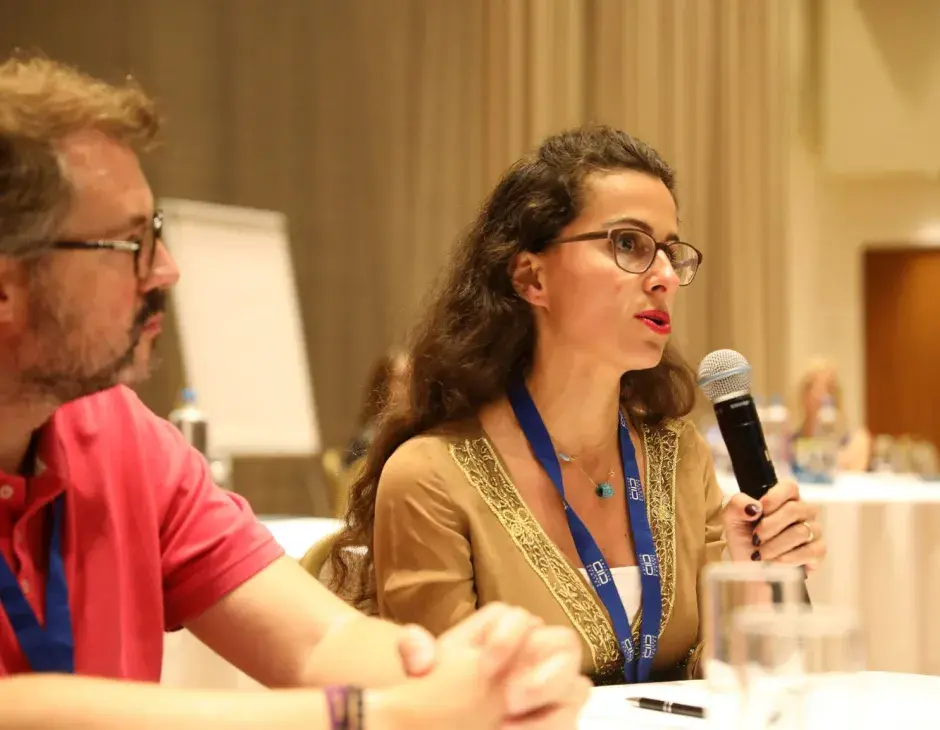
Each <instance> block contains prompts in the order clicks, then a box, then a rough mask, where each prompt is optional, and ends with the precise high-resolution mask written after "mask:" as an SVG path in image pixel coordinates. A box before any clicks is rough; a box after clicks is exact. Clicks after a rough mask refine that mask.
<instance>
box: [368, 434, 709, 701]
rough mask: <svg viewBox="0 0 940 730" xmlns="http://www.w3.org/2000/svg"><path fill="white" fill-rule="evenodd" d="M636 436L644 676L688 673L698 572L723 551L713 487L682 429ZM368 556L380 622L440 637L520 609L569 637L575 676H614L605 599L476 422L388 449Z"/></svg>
mask: <svg viewBox="0 0 940 730" xmlns="http://www.w3.org/2000/svg"><path fill="white" fill-rule="evenodd" d="M640 434H641V439H642V447H643V453H644V456H645V463H646V469H645V474H644V475H643V487H644V490H645V496H646V505H647V511H648V513H649V519H650V527H651V528H652V531H653V539H654V541H655V544H656V553H657V557H658V558H659V565H660V572H661V576H662V617H663V618H662V624H661V629H660V638H659V648H658V651H657V654H656V659H655V661H654V665H653V668H654V677H653V678H654V679H656V678H659V679H668V678H679V677H683V676H691V675H692V674H693V673H694V670H695V665H696V663H697V658H698V650H699V648H700V645H699V624H700V618H699V601H698V575H699V572H700V570H701V568H702V567H703V566H704V565H705V564H706V562H710V561H713V560H718V559H719V558H720V555H721V552H722V550H723V548H724V538H723V530H722V525H721V506H722V498H721V490H720V487H719V485H718V483H717V480H716V478H715V474H714V468H713V466H712V461H711V456H710V453H709V451H708V447H707V445H706V444H705V441H704V439H703V438H702V437H701V435H700V434H699V433H698V431H697V430H696V429H695V427H694V426H692V425H691V423H688V422H686V421H667V422H665V423H663V424H661V425H658V426H655V427H650V426H643V427H642V428H641V429H640ZM373 550H374V552H373V555H374V560H375V579H376V586H377V592H378V595H377V600H378V610H379V613H380V615H381V616H382V617H384V618H388V619H391V620H393V621H397V622H399V623H415V624H419V625H421V626H424V627H426V628H427V629H428V630H429V631H431V632H432V633H434V634H440V633H442V632H444V631H446V630H447V629H448V628H450V627H451V626H453V625H454V624H456V623H458V622H459V621H461V620H462V619H464V618H466V617H467V616H468V615H469V614H471V613H472V612H473V611H475V610H476V609H477V608H479V607H481V606H484V605H486V604H487V603H491V602H494V601H501V602H504V603H507V604H510V605H514V606H521V607H523V608H525V609H526V610H528V611H529V612H531V613H533V614H535V615H537V616H540V617H541V618H542V619H543V620H544V621H545V622H546V623H547V624H551V625H561V626H571V627H573V628H574V629H575V630H576V631H577V632H578V634H579V635H580V636H581V640H582V642H583V670H584V672H585V673H586V674H588V675H590V676H591V677H592V678H593V679H594V681H595V682H597V683H610V682H618V681H623V675H622V672H621V669H620V667H621V664H622V657H621V652H620V649H619V647H618V645H617V638H616V635H615V634H614V630H613V627H612V625H611V622H610V618H609V616H608V615H607V612H606V610H605V609H604V605H603V603H602V602H601V601H600V599H599V598H598V597H597V594H596V593H595V591H594V589H593V587H592V586H591V584H590V583H589V582H588V581H587V579H586V578H584V577H583V576H582V575H581V574H580V573H579V572H578V569H577V567H576V566H575V565H573V564H572V563H571V562H570V561H569V560H568V559H567V557H566V556H565V555H564V554H563V553H562V552H561V551H560V550H559V549H558V548H557V547H556V546H555V545H554V544H553V543H552V541H551V540H550V539H549V538H548V536H547V535H546V534H545V532H544V530H543V529H542V527H541V526H540V525H539V523H538V522H537V521H536V520H535V518H534V517H533V515H532V513H531V512H530V511H529V509H528V508H527V506H526V504H525V502H524V501H523V499H522V497H521V496H520V495H519V492H518V491H517V490H516V488H515V486H514V485H513V483H512V481H511V480H510V478H509V474H508V472H507V470H506V469H505V467H504V466H503V464H502V462H501V461H500V459H499V457H498V455H497V453H496V451H495V450H494V448H493V447H492V444H491V443H490V442H489V440H488V439H487V438H486V436H485V434H484V433H483V432H482V430H481V429H480V426H479V424H477V423H473V424H461V425H460V426H458V427H453V428H450V429H444V430H441V431H439V432H435V433H433V434H428V435H424V436H419V437H416V438H414V439H411V440H410V441H408V442H406V443H405V444H403V445H402V446H401V447H400V448H399V449H398V450H397V451H396V452H395V454H393V456H392V458H391V459H389V461H388V463H387V464H386V466H385V469H384V471H383V473H382V477H381V479H380V481H379V486H378V494H377V496H376V524H375V541H374V545H373ZM639 613H640V612H638V615H637V616H635V617H634V621H633V634H634V640H637V639H638V637H639V626H640V620H641V616H640V615H639Z"/></svg>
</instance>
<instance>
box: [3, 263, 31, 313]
mask: <svg viewBox="0 0 940 730" xmlns="http://www.w3.org/2000/svg"><path fill="white" fill-rule="evenodd" d="M27 283H28V282H27V280H26V273H25V269H24V266H23V263H22V262H21V261H18V260H17V259H15V258H13V257H11V256H2V255H0V324H9V323H10V322H12V321H13V320H14V318H15V316H16V308H17V306H19V302H18V298H20V297H23V296H25V292H26V284H27Z"/></svg>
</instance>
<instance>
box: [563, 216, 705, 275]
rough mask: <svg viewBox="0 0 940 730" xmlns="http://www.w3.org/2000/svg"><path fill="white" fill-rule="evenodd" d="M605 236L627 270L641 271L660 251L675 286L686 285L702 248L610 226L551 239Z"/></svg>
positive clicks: (642, 232) (700, 255)
mask: <svg viewBox="0 0 940 730" xmlns="http://www.w3.org/2000/svg"><path fill="white" fill-rule="evenodd" d="M602 238H606V239H608V240H609V241H610V250H611V253H612V254H613V257H614V261H616V262H617V266H619V267H620V268H621V269H623V270H624V271H626V272H628V273H630V274H645V273H646V272H647V271H649V269H650V267H651V266H652V265H653V261H655V260H656V252H657V251H662V252H664V253H665V254H666V257H667V258H668V259H669V263H670V264H671V265H672V268H673V270H674V271H675V272H676V276H678V277H679V286H688V285H689V284H691V283H692V279H694V278H695V273H696V272H697V271H698V267H699V266H700V265H701V263H702V252H701V251H699V250H698V249H697V248H695V246H693V245H692V244H690V243H685V242H684V241H662V242H660V241H656V240H655V239H654V238H653V237H652V236H651V235H649V234H648V233H646V232H644V231H640V230H637V229H636V228H611V229H610V230H609V231H591V232H589V233H580V234H578V235H577V236H571V237H569V238H561V239H558V240H557V241H555V243H572V242H574V241H593V240H600V239H602Z"/></svg>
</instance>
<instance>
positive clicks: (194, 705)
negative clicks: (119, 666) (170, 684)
mask: <svg viewBox="0 0 940 730" xmlns="http://www.w3.org/2000/svg"><path fill="white" fill-rule="evenodd" d="M393 707H394V703H393V702H392V703H388V702H385V701H384V700H383V699H382V698H381V697H380V696H379V695H376V697H375V701H374V702H373V701H372V698H370V701H369V705H368V722H369V725H368V727H369V728H386V729H390V728H394V727H397V726H398V725H397V721H396V720H395V719H394V710H393V709H392V708H393ZM0 708H2V709H0V730H53V729H55V730H58V729H59V728H66V727H67V728H69V730H127V728H134V730H169V729H172V730H223V728H224V729H225V730H238V729H239V728H245V730H249V728H251V729H252V730H253V729H254V728H258V727H277V728H283V730H293V729H294V728H296V730H329V728H330V718H329V712H328V710H327V704H326V698H325V696H324V694H323V693H322V692H318V691H313V690H306V691H299V690H293V691H280V692H194V691H186V690H176V689H168V688H166V687H161V686H159V685H149V684H136V683H129V682H115V681H110V680H103V679H91V678H87V677H77V676H66V675H54V674H32V675H18V676H15V677H11V678H6V679H0Z"/></svg>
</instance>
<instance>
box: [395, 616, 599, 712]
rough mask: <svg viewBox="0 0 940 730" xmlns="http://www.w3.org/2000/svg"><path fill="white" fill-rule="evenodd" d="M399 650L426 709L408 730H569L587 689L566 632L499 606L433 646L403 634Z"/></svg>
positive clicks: (417, 632)
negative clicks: (446, 729) (423, 729)
mask: <svg viewBox="0 0 940 730" xmlns="http://www.w3.org/2000/svg"><path fill="white" fill-rule="evenodd" d="M400 649H401V655H402V660H403V664H404V667H405V671H406V672H407V673H408V675H409V676H411V677H413V678H415V682H414V685H415V691H416V692H420V694H421V695H423V696H424V697H425V700H424V701H425V702H426V704H425V713H422V714H424V717H420V719H419V718H415V720H416V722H415V724H414V727H424V726H427V727H445V726H446V727H449V728H455V729H459V728H499V730H574V728H575V727H576V725H577V717H578V713H579V712H580V710H581V707H582V706H583V705H584V703H585V701H586V700H587V697H588V694H589V691H590V687H591V683H590V681H589V680H588V679H587V678H586V677H584V676H582V675H581V643H580V640H579V639H578V637H577V635H576V634H575V632H574V631H572V630H570V629H567V628H560V627H547V626H545V625H544V624H543V622H542V621H541V620H540V619H538V618H536V617H534V616H532V615H531V614H529V613H528V612H526V611H523V610H522V609H518V608H510V607H508V606H506V605H503V604H489V605H487V606H486V607H484V608H483V609H481V610H479V611H477V612H476V613H475V614H473V615H472V616H471V617H470V618H468V619H467V620H465V621H463V622H461V623H460V624H458V625H457V626H455V627H454V628H453V629H451V630H450V631H448V632H447V633H445V634H444V635H442V636H441V637H440V639H439V640H438V641H437V642H435V641H434V639H433V638H432V637H431V635H430V634H429V633H427V632H426V631H424V629H421V628H418V627H415V626H410V627H408V628H407V629H406V634H405V637H404V638H403V640H402V642H401V645H400ZM425 720H427V721H429V722H427V723H425V722H423V721H425ZM435 722H437V723H440V724H435Z"/></svg>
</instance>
